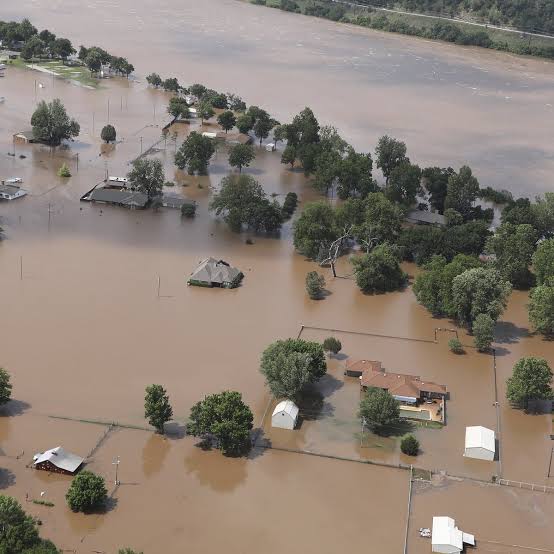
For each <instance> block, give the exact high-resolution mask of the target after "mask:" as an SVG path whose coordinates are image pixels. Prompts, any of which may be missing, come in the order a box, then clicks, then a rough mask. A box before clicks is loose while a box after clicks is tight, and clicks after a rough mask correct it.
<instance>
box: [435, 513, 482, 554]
mask: <svg viewBox="0 0 554 554" xmlns="http://www.w3.org/2000/svg"><path fill="white" fill-rule="evenodd" d="M464 543H466V544H470V545H472V546H475V537H474V536H473V535H470V534H469V533H463V532H462V531H460V530H459V529H458V528H457V527H456V522H455V521H454V520H453V519H452V518H451V517H448V516H436V517H434V518H433V530H432V535H431V551H432V552H440V553H441V554H459V553H460V552H461V551H462V550H463V549H464Z"/></svg>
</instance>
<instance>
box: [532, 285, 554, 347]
mask: <svg viewBox="0 0 554 554" xmlns="http://www.w3.org/2000/svg"><path fill="white" fill-rule="evenodd" d="M528 309H529V321H530V322H531V325H532V326H533V329H534V330H535V331H537V333H541V334H542V335H545V336H547V337H552V336H554V276H553V277H551V278H550V280H549V281H546V282H545V283H544V284H542V285H539V286H538V287H535V288H534V289H531V293H530V294H529V306H528Z"/></svg>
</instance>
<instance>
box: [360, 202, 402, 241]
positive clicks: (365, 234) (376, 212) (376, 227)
mask: <svg viewBox="0 0 554 554" xmlns="http://www.w3.org/2000/svg"><path fill="white" fill-rule="evenodd" d="M364 204H365V213H364V218H363V222H362V223H361V224H360V225H358V226H356V227H355V229H354V232H355V233H356V235H357V236H358V238H359V239H361V240H362V241H366V243H369V244H371V245H375V244H380V243H382V242H385V241H389V242H394V241H395V240H396V238H397V237H398V235H399V234H400V228H401V224H402V212H401V211H400V209H399V208H398V206H396V205H395V204H394V203H393V202H391V201H390V200H389V199H388V198H386V197H385V195H384V194H383V193H381V192H371V193H369V194H368V195H367V197H366V199H365V201H364Z"/></svg>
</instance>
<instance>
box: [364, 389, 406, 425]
mask: <svg viewBox="0 0 554 554" xmlns="http://www.w3.org/2000/svg"><path fill="white" fill-rule="evenodd" d="M358 416H359V417H360V419H362V421H363V422H364V425H367V427H368V428H369V429H370V430H371V431H373V432H374V433H377V434H378V435H379V434H382V433H383V432H384V431H385V430H386V428H387V427H389V426H391V425H394V424H395V423H397V422H398V420H399V419H400V402H398V400H396V399H395V398H394V397H393V396H392V394H391V393H390V392H388V391H387V390H384V389H377V388H369V389H367V391H366V393H365V395H364V397H363V398H362V400H361V401H360V409H359V411H358Z"/></svg>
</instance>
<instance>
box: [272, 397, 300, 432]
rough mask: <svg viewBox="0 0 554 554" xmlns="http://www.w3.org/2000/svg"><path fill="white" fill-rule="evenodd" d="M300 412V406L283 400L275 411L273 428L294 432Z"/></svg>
mask: <svg viewBox="0 0 554 554" xmlns="http://www.w3.org/2000/svg"><path fill="white" fill-rule="evenodd" d="M298 411H299V410H298V406H297V405H296V404H295V403H294V402H293V401H292V400H282V401H281V402H279V404H277V406H275V409H274V410H273V415H272V416H271V426H272V427H279V428H280V429H289V430H291V431H292V430H293V429H294V428H295V427H296V422H297V421H298Z"/></svg>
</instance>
